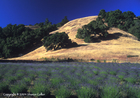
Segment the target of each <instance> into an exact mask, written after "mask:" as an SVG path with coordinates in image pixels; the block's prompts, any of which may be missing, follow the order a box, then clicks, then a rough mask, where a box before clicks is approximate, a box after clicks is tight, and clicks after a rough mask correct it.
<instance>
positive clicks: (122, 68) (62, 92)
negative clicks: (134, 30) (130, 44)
mask: <svg viewBox="0 0 140 98" xmlns="http://www.w3.org/2000/svg"><path fill="white" fill-rule="evenodd" d="M139 87H140V64H138V63H133V64H132V63H94V62H58V63H55V62H51V63H0V96H4V94H12V93H16V94H17V93H25V94H26V95H25V97H28V98H31V96H28V95H27V94H28V93H30V94H39V93H42V94H44V95H45V97H44V98H50V97H48V96H49V95H54V96H55V97H54V98H72V95H74V96H75V97H73V98H140V93H139V92H140V88H139ZM16 96H17V95H15V98H16ZM34 97H36V98H39V97H41V96H37V95H36V96H34ZM13 98H14V97H13Z"/></svg>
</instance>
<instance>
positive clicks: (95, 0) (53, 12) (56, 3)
mask: <svg viewBox="0 0 140 98" xmlns="http://www.w3.org/2000/svg"><path fill="white" fill-rule="evenodd" d="M101 9H105V11H106V12H108V11H114V10H117V9H120V10H121V11H122V12H125V11H132V12H134V14H135V15H136V16H140V0H0V27H2V28H3V27H6V26H7V25H8V24H10V23H11V24H13V25H14V24H17V25H18V24H24V25H29V24H32V25H34V24H35V23H40V22H45V19H46V18H48V19H49V21H50V22H52V23H53V24H56V23H59V22H61V20H62V19H63V18H64V16H67V18H68V20H73V19H76V18H82V17H87V16H94V15H98V13H99V11H100V10H101Z"/></svg>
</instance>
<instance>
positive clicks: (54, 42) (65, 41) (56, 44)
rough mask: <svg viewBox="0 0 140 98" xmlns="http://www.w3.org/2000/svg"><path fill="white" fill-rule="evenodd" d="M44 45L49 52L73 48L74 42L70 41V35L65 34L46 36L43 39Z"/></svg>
mask: <svg viewBox="0 0 140 98" xmlns="http://www.w3.org/2000/svg"><path fill="white" fill-rule="evenodd" d="M42 42H43V44H44V46H45V47H46V49H47V50H51V49H54V50H57V49H60V48H64V47H69V46H73V43H72V41H71V40H70V39H69V37H68V35H67V34H66V33H65V32H62V33H58V32H56V33H55V34H53V35H51V36H48V37H47V36H46V37H44V39H43V41H42Z"/></svg>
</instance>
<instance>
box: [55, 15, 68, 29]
mask: <svg viewBox="0 0 140 98" xmlns="http://www.w3.org/2000/svg"><path fill="white" fill-rule="evenodd" d="M67 22H69V20H68V19H67V16H65V17H64V19H62V21H61V22H60V23H58V24H57V27H61V26H63V25H64V24H66V23H67Z"/></svg>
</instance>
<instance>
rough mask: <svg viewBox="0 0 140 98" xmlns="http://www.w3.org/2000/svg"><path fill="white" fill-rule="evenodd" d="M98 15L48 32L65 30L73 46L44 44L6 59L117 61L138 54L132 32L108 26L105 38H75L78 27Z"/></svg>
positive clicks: (71, 22)
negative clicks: (87, 40) (57, 47)
mask: <svg viewBox="0 0 140 98" xmlns="http://www.w3.org/2000/svg"><path fill="white" fill-rule="evenodd" d="M97 17H98V16H89V17H84V18H78V19H75V20H72V21H69V22H68V23H66V24H65V25H64V26H62V27H61V28H59V29H58V30H56V31H53V32H50V34H54V33H55V32H66V33H67V34H68V36H69V39H71V40H72V41H74V42H76V43H77V44H78V45H79V46H78V47H73V48H64V49H60V50H56V51H48V52H46V49H45V47H44V46H41V47H39V48H37V49H36V50H33V51H32V52H30V53H28V54H26V55H23V56H21V57H17V58H9V59H8V60H37V58H38V59H39V58H42V57H46V58H52V57H54V58H68V57H69V58H73V59H85V60H89V59H95V60H97V59H99V60H108V61H112V59H117V60H118V61H124V60H126V58H127V55H140V42H139V41H138V40H137V38H136V37H134V36H133V35H132V34H130V33H127V32H125V31H123V30H120V29H118V28H110V29H109V30H108V33H109V37H108V38H107V39H106V40H100V41H99V42H95V43H85V42H84V41H83V39H77V38H76V37H75V36H76V34H77V30H78V28H81V27H82V26H83V25H86V24H88V23H89V22H91V21H93V20H96V18H97ZM139 59H140V58H139V57H133V58H128V60H129V61H131V62H136V61H138V60H139Z"/></svg>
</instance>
